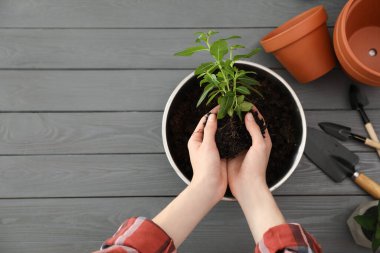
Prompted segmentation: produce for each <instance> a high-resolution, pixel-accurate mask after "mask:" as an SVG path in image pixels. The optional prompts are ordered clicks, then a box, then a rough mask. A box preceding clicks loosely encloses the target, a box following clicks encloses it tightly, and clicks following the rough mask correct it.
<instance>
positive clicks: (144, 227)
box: [94, 217, 176, 253]
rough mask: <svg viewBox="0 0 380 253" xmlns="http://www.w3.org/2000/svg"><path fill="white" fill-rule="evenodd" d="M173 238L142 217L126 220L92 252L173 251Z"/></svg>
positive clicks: (154, 252)
mask: <svg viewBox="0 0 380 253" xmlns="http://www.w3.org/2000/svg"><path fill="white" fill-rule="evenodd" d="M175 252H176V249H175V246H174V243H173V240H172V239H171V238H170V237H169V236H168V235H167V234H166V233H165V231H164V230H162V229H161V228H160V227H159V226H158V225H156V224H155V223H154V222H153V221H151V220H149V219H146V218H144V217H133V218H130V219H128V220H126V221H125V222H124V223H123V224H122V225H121V226H120V228H119V229H118V230H117V231H116V233H115V234H114V235H113V236H112V237H111V238H109V239H108V240H106V241H105V242H104V243H103V245H102V247H101V250H100V251H96V252H94V253H175Z"/></svg>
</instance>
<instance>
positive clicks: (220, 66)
mask: <svg viewBox="0 0 380 253" xmlns="http://www.w3.org/2000/svg"><path fill="white" fill-rule="evenodd" d="M218 67H219V69H220V72H221V73H222V75H223V78H224V81H225V82H226V84H227V85H226V86H227V90H228V91H230V85H229V82H228V80H227V77H226V75H225V74H224V72H223V68H222V65H220V62H219V61H218Z"/></svg>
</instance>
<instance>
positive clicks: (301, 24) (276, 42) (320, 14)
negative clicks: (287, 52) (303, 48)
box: [260, 5, 327, 52]
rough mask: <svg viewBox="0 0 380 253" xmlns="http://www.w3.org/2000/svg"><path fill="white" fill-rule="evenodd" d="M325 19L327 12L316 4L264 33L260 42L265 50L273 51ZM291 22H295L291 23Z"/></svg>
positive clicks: (320, 23) (303, 34)
mask: <svg viewBox="0 0 380 253" xmlns="http://www.w3.org/2000/svg"><path fill="white" fill-rule="evenodd" d="M326 21H327V13H326V11H325V9H324V7H323V5H318V6H316V7H313V8H311V9H308V10H306V11H305V12H302V13H301V14H298V15H297V16H295V17H293V18H291V19H289V20H288V21H286V22H285V23H283V24H282V25H280V26H279V27H277V28H276V29H274V30H273V31H271V32H270V33H268V34H267V35H265V36H264V37H263V38H262V39H261V40H260V43H261V45H262V46H263V48H264V49H265V51H266V52H273V51H276V50H278V49H280V48H283V47H285V46H287V45H289V44H291V43H293V42H295V41H297V40H299V39H301V38H302V37H304V36H306V35H307V34H309V33H311V32H312V31H314V30H315V29H317V28H318V27H320V26H322V25H323V24H324V23H326ZM292 23H295V24H293V25H291V24H292ZM288 26H289V27H288ZM281 30H283V31H281ZM279 31H281V32H279Z"/></svg>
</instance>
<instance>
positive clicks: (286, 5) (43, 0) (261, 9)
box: [0, 0, 346, 28]
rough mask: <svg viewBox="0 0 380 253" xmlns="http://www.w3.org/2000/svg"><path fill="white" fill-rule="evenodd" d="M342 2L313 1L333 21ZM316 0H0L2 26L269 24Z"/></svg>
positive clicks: (223, 25)
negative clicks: (324, 8) (321, 6)
mask: <svg viewBox="0 0 380 253" xmlns="http://www.w3.org/2000/svg"><path fill="white" fill-rule="evenodd" d="M345 2H346V1H344V0H339V1H327V0H321V1H318V3H319V4H323V5H324V6H325V7H326V9H327V11H328V14H329V15H330V18H329V24H330V25H333V24H334V21H335V19H336V17H337V15H338V14H339V12H340V9H341V8H342V7H343V5H344V4H345ZM315 5H317V3H315V2H309V1H296V0H287V1H283V2H281V3H279V2H278V1H275V0H270V1H265V0H258V1H249V0H237V1H233V2H231V1H228V0H222V1H217V0H212V1H207V2H204V1H201V0H193V1H191V2H189V1H175V2H172V1H169V0H157V1H149V0H142V1H112V0H106V1H103V0H96V1H91V0H81V1H76V0H65V1H62V0H32V1H28V0H21V1H12V0H7V1H2V4H1V7H2V8H1V11H0V24H1V27H128V28H135V27H262V26H265V27H268V26H271V27H273V26H277V25H279V24H281V23H282V22H284V21H285V20H287V19H289V18H291V17H293V16H295V15H297V14H298V13H299V12H302V11H304V10H306V9H308V8H311V7H313V6H315Z"/></svg>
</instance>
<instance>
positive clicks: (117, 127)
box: [0, 110, 380, 155]
mask: <svg viewBox="0 0 380 253" xmlns="http://www.w3.org/2000/svg"><path fill="white" fill-rule="evenodd" d="M368 115H369V117H370V118H371V119H372V121H373V122H374V127H375V129H380V111H375V110H373V111H372V110H371V111H368ZM306 118H307V123H308V125H309V126H313V127H316V126H317V123H318V122H321V121H332V122H336V123H339V124H345V125H347V126H350V127H352V129H353V131H355V132H357V133H359V134H365V130H364V128H363V126H362V122H361V120H360V117H359V115H357V112H355V111H307V112H306ZM161 121H162V112H113V113H4V114H0V125H1V128H0V154H2V155H11V154H97V153H157V152H159V153H160V152H163V151H164V149H163V146H162V139H161ZM345 145H346V146H347V147H348V148H349V149H351V150H353V151H372V150H371V149H370V148H368V147H365V146H364V145H362V144H360V143H356V142H353V141H347V142H346V143H345Z"/></svg>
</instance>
